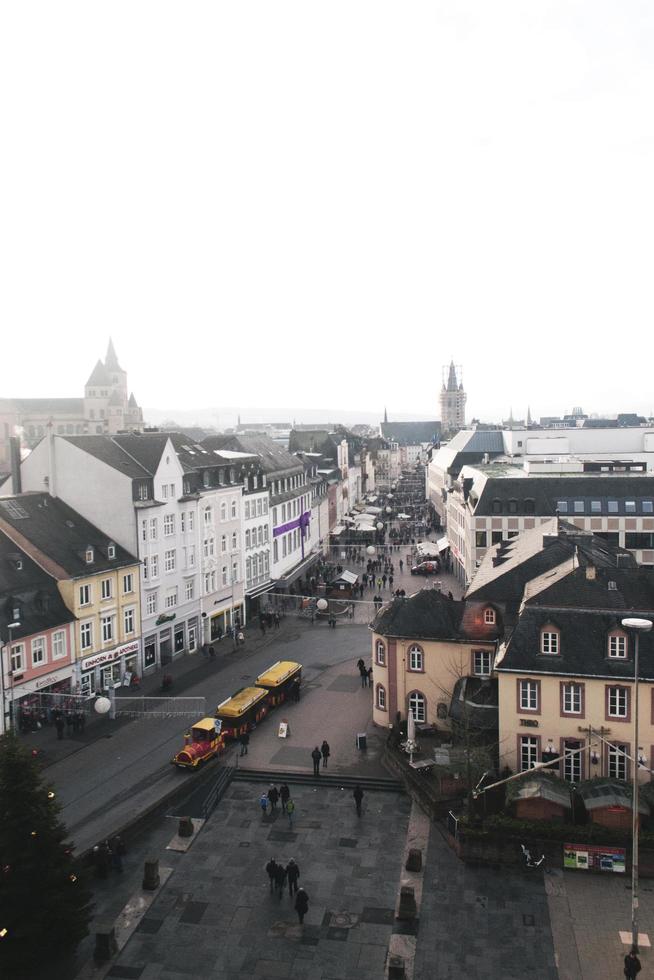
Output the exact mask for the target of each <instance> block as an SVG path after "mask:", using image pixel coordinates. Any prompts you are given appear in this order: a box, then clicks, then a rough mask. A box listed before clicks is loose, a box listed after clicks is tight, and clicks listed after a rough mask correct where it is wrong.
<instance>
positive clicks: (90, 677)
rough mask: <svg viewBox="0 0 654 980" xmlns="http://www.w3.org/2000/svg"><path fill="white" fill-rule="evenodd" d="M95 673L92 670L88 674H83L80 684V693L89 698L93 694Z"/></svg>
mask: <svg viewBox="0 0 654 980" xmlns="http://www.w3.org/2000/svg"><path fill="white" fill-rule="evenodd" d="M94 678H95V671H93V670H90V671H89V672H88V674H82V676H81V678H80V683H79V693H80V694H81V695H83V697H85V698H88V697H90V696H91V694H93V689H94V687H95V685H94V683H93V682H94Z"/></svg>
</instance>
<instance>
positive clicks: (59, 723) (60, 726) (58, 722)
mask: <svg viewBox="0 0 654 980" xmlns="http://www.w3.org/2000/svg"><path fill="white" fill-rule="evenodd" d="M65 727H66V723H65V721H64V719H63V717H62V716H61V715H57V717H56V718H55V728H56V729H57V738H59V739H61V738H63V737H64V728H65Z"/></svg>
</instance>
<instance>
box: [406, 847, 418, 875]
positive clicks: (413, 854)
mask: <svg viewBox="0 0 654 980" xmlns="http://www.w3.org/2000/svg"><path fill="white" fill-rule="evenodd" d="M404 867H405V870H406V871H422V851H421V850H420V848H418V847H412V848H411V849H410V850H409V855H408V857H407V859H406V864H405V865H404Z"/></svg>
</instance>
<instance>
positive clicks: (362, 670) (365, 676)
mask: <svg viewBox="0 0 654 980" xmlns="http://www.w3.org/2000/svg"><path fill="white" fill-rule="evenodd" d="M357 667H358V668H359V674H360V676H361V687H368V685H370V687H372V667H366V665H365V663H364V662H363V660H362V659H361V657H359V659H358V660H357Z"/></svg>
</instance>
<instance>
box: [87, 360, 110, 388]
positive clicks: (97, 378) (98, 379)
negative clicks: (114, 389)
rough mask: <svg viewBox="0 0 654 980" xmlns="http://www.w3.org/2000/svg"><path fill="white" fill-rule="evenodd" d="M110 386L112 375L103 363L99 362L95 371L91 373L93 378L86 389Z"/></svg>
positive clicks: (90, 378)
mask: <svg viewBox="0 0 654 980" xmlns="http://www.w3.org/2000/svg"><path fill="white" fill-rule="evenodd" d="M110 384H111V375H110V374H109V372H108V371H107V369H106V367H105V366H104V364H103V363H102V361H98V362H97V364H96V365H95V367H94V368H93V370H92V371H91V376H90V377H89V380H88V381H87V382H86V386H85V387H87V388H88V387H89V386H90V385H110Z"/></svg>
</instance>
